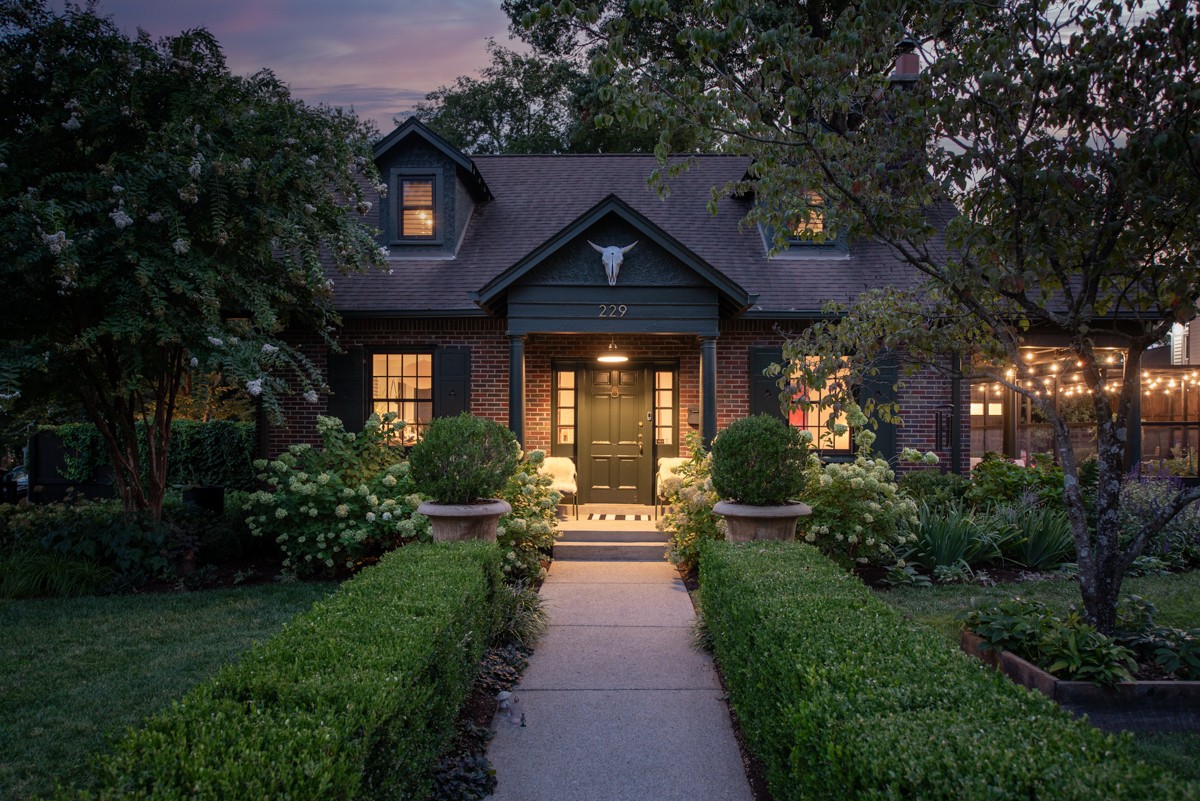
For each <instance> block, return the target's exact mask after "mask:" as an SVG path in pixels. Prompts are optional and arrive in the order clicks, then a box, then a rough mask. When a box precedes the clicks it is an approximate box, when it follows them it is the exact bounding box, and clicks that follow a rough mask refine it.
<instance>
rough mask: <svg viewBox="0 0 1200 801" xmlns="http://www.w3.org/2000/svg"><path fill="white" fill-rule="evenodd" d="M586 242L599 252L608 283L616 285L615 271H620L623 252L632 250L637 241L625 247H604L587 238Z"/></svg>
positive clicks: (623, 258)
mask: <svg viewBox="0 0 1200 801" xmlns="http://www.w3.org/2000/svg"><path fill="white" fill-rule="evenodd" d="M588 244H589V245H591V246H592V247H593V248H594V249H595V250H596V252H598V253H599V254H600V261H602V262H604V273H605V275H607V276H608V285H609V286H616V285H617V273H619V272H621V264H622V262H624V261H625V254H626V253H628V252H629V251H631V250H633V245H636V244H637V242H634V243H633V245H626V246H625V247H621V246H619V245H609V246H608V247H606V248H602V247H600V246H599V245H597V244H596V243H595V242H593V241H592V240H590V239H589V240H588Z"/></svg>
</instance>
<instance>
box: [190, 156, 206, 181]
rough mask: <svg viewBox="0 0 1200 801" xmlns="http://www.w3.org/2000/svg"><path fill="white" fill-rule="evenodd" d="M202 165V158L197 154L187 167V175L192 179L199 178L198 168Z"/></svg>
mask: <svg viewBox="0 0 1200 801" xmlns="http://www.w3.org/2000/svg"><path fill="white" fill-rule="evenodd" d="M203 165H204V156H202V155H201V154H199V153H197V154H196V155H194V156H192V163H191V164H189V165H188V175H190V176H192V177H193V178H199V177H200V168H201V167H202V166H203Z"/></svg>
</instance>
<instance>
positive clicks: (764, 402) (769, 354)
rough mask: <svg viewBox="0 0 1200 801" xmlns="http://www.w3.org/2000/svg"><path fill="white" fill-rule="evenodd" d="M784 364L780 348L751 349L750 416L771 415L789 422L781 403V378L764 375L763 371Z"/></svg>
mask: <svg viewBox="0 0 1200 801" xmlns="http://www.w3.org/2000/svg"><path fill="white" fill-rule="evenodd" d="M782 363H783V351H782V350H780V349H779V348H751V349H750V414H769V415H772V416H774V417H778V418H779V419H780V420H787V415H785V414H784V413H783V409H782V408H781V407H780V403H779V384H778V383H777V382H778V380H779V377H778V376H775V377H770V376H765V375H763V370H765V369H767V368H768V367H770V366H771V365H772V364H782Z"/></svg>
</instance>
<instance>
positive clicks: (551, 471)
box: [538, 456, 579, 495]
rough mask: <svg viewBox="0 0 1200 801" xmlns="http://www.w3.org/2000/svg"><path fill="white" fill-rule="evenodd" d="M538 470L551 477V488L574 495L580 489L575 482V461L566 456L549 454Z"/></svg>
mask: <svg viewBox="0 0 1200 801" xmlns="http://www.w3.org/2000/svg"><path fill="white" fill-rule="evenodd" d="M538 472H540V473H542V474H543V475H547V476H549V477H550V489H552V490H557V491H558V492H564V493H570V494H572V495H574V494H575V493H577V492H578V491H579V487H578V485H577V484H576V483H575V462H573V461H571V460H570V459H568V458H567V457H566V456H547V457H546V459H545V461H543V462H542V466H541V468H540V469H539V470H538Z"/></svg>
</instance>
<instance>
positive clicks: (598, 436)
mask: <svg viewBox="0 0 1200 801" xmlns="http://www.w3.org/2000/svg"><path fill="white" fill-rule="evenodd" d="M585 372H586V373H587V379H586V381H585V382H584V386H583V393H582V394H583V397H582V398H581V400H582V401H583V404H582V405H583V409H582V410H581V411H582V420H581V421H580V422H581V423H582V426H581V431H580V432H579V433H580V451H581V453H580V454H579V456H580V462H581V464H580V474H581V475H580V478H581V479H582V480H581V482H580V483H581V484H582V486H581V487H580V489H581V490H583V493H582V494H583V498H584V500H586V501H589V502H591V503H650V502H651V498H650V495H651V494H652V490H651V489H650V483H651V475H650V473H651V471H650V463H651V459H652V456H651V454H652V453H653V451H654V447H653V442H654V440H653V436H654V435H653V429H652V428H651V426H650V422H649V417H650V393H649V392H648V391H647V389H646V376H647V371H646V370H645V369H644V368H641V367H621V368H607V367H605V368H599V369H597V368H592V367H589V368H587V369H586V371H585Z"/></svg>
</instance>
